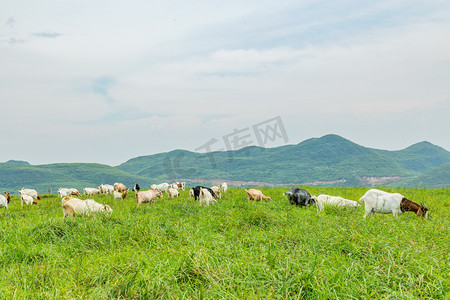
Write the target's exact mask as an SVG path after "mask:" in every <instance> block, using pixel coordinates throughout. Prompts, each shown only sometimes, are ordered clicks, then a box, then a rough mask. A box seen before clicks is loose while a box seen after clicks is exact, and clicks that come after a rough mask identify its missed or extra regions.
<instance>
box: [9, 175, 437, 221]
mask: <svg viewBox="0 0 450 300" xmlns="http://www.w3.org/2000/svg"><path fill="white" fill-rule="evenodd" d="M180 189H181V190H183V191H184V190H185V183H184V182H181V183H180V182H176V183H173V184H168V183H161V184H158V185H152V186H151V189H150V190H146V191H141V189H140V186H139V184H135V185H134V187H133V191H135V192H136V202H137V206H139V205H140V204H142V203H153V202H154V201H155V200H156V198H160V197H162V196H163V193H166V194H167V195H168V196H169V198H173V197H178V196H179V195H180V193H179V190H180ZM227 189H228V186H227V184H226V183H225V182H224V183H222V185H217V186H213V187H210V188H209V187H203V186H196V187H194V188H192V189H190V190H189V195H190V197H192V198H194V199H195V200H199V202H200V203H201V204H203V205H209V204H214V203H217V199H219V198H221V193H222V192H223V193H225V192H226V191H227ZM245 192H246V193H247V195H248V200H253V201H262V200H266V201H269V200H271V198H270V197H268V196H265V195H264V194H263V193H262V192H261V191H260V190H257V189H249V190H245ZM84 194H85V195H95V194H112V195H113V196H114V199H125V197H126V196H127V194H128V188H127V187H126V186H125V185H123V184H122V183H117V182H116V183H115V184H114V185H108V184H102V185H100V186H99V187H98V188H85V189H84ZM283 195H284V196H287V197H288V199H289V202H290V204H292V205H297V206H308V205H316V207H317V210H318V211H321V210H323V209H324V207H325V205H333V206H337V207H354V208H356V207H359V206H360V204H359V203H363V202H364V206H365V214H364V218H366V217H367V216H370V215H373V214H374V213H384V214H390V213H392V214H393V215H394V217H398V215H400V214H402V213H403V212H405V211H412V212H414V213H416V214H417V216H418V217H422V216H423V217H425V218H426V217H427V216H428V208H427V207H426V205H425V204H422V205H419V204H417V203H414V202H412V201H410V200H408V199H406V198H405V197H404V196H403V195H401V194H398V193H388V192H384V191H381V190H377V189H370V190H368V191H367V192H366V193H365V194H364V195H363V196H362V197H361V198H360V199H359V201H358V202H359V203H358V202H357V201H353V200H348V199H344V198H342V197H337V196H329V195H323V194H322V195H319V196H314V195H311V194H310V193H309V192H308V191H306V190H304V189H300V188H298V187H291V188H290V189H289V190H288V191H287V192H285V193H284V194H283ZM19 196H20V199H21V204H22V206H23V204H37V203H38V202H37V200H40V199H41V197H40V196H39V194H38V193H37V192H36V190H33V189H24V188H22V189H21V190H20V191H19ZM58 196H59V197H61V198H62V208H63V214H64V216H63V218H65V217H66V216H73V215H82V214H91V213H99V212H100V213H109V214H110V213H112V208H111V207H110V206H109V205H104V204H100V203H97V202H96V201H94V200H93V199H87V200H82V199H78V198H75V197H72V196H79V197H80V196H81V193H80V192H79V191H78V190H77V189H75V188H70V189H68V188H60V189H59V190H58ZM10 200H11V196H10V193H5V195H4V196H3V195H0V208H1V207H5V208H8V203H9V202H10Z"/></svg>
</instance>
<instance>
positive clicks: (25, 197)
mask: <svg viewBox="0 0 450 300" xmlns="http://www.w3.org/2000/svg"><path fill="white" fill-rule="evenodd" d="M20 201H21V203H22V206H23V205H24V204H27V205H30V204H38V203H37V201H36V200H34V199H33V197H31V196H29V195H26V194H23V195H22V194H21V195H20Z"/></svg>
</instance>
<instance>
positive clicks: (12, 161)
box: [7, 159, 30, 166]
mask: <svg viewBox="0 0 450 300" xmlns="http://www.w3.org/2000/svg"><path fill="white" fill-rule="evenodd" d="M7 163H10V164H20V165H26V166H30V163H29V162H27V161H23V160H13V159H12V160H8V161H7Z"/></svg>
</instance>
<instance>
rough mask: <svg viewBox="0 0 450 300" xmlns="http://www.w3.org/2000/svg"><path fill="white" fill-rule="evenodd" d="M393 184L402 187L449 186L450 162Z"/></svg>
mask: <svg viewBox="0 0 450 300" xmlns="http://www.w3.org/2000/svg"><path fill="white" fill-rule="evenodd" d="M392 185H393V186H402V187H423V188H445V187H446V188H448V187H450V163H448V164H445V165H442V166H438V167H435V168H433V169H431V170H429V171H427V172H425V173H423V174H421V175H419V176H416V177H414V178H408V179H404V180H401V181H398V182H395V183H393V184H392Z"/></svg>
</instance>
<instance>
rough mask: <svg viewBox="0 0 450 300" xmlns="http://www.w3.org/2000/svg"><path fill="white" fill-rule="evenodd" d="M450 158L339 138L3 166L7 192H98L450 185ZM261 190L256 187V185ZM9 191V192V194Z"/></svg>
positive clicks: (423, 147)
mask: <svg viewBox="0 0 450 300" xmlns="http://www.w3.org/2000/svg"><path fill="white" fill-rule="evenodd" d="M449 163H450V152H448V151H447V150H445V149H443V148H441V147H439V146H436V145H433V144H431V143H428V142H421V143H417V144H414V145H412V146H410V147H408V148H405V149H403V150H399V151H387V150H379V149H371V148H366V147H363V146H361V145H358V144H355V143H353V142H351V141H349V140H347V139H345V138H342V137H340V136H338V135H333V134H330V135H325V136H323V137H320V138H311V139H308V140H305V141H303V142H301V143H299V144H296V145H286V146H281V147H276V148H261V147H256V146H251V147H246V148H243V149H239V150H235V151H219V152H210V153H195V152H190V151H186V150H174V151H171V152H167V153H159V154H155V155H148V156H141V157H136V158H133V159H130V160H128V161H127V162H125V163H123V164H121V165H119V166H116V167H112V166H107V165H101V164H49V165H39V166H34V165H30V164H28V163H26V162H20V161H9V162H7V163H0V191H6V190H8V191H14V190H17V189H20V188H22V187H33V188H36V189H37V190H38V192H41V193H42V192H48V191H49V189H51V191H52V192H53V193H55V192H56V189H57V188H59V187H75V188H77V189H79V190H82V189H83V188H84V187H95V186H98V185H100V184H102V183H109V184H112V183H114V182H116V181H117V182H122V183H124V184H125V185H127V186H129V187H131V186H132V185H133V184H134V183H139V184H140V185H141V186H143V187H146V186H147V187H148V186H149V185H150V184H151V183H159V182H164V181H176V180H182V181H186V182H199V181H200V180H205V181H206V180H214V179H215V180H226V181H230V182H231V181H233V182H235V184H243V183H244V184H251V183H249V182H250V181H252V182H257V183H260V184H264V183H268V184H314V185H341V186H361V185H385V184H386V185H401V186H419V185H421V186H430V187H435V186H448V185H449V184H448V182H449V176H448V168H449V167H448V164H449ZM252 184H255V183H252ZM1 189H3V190H1Z"/></svg>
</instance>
